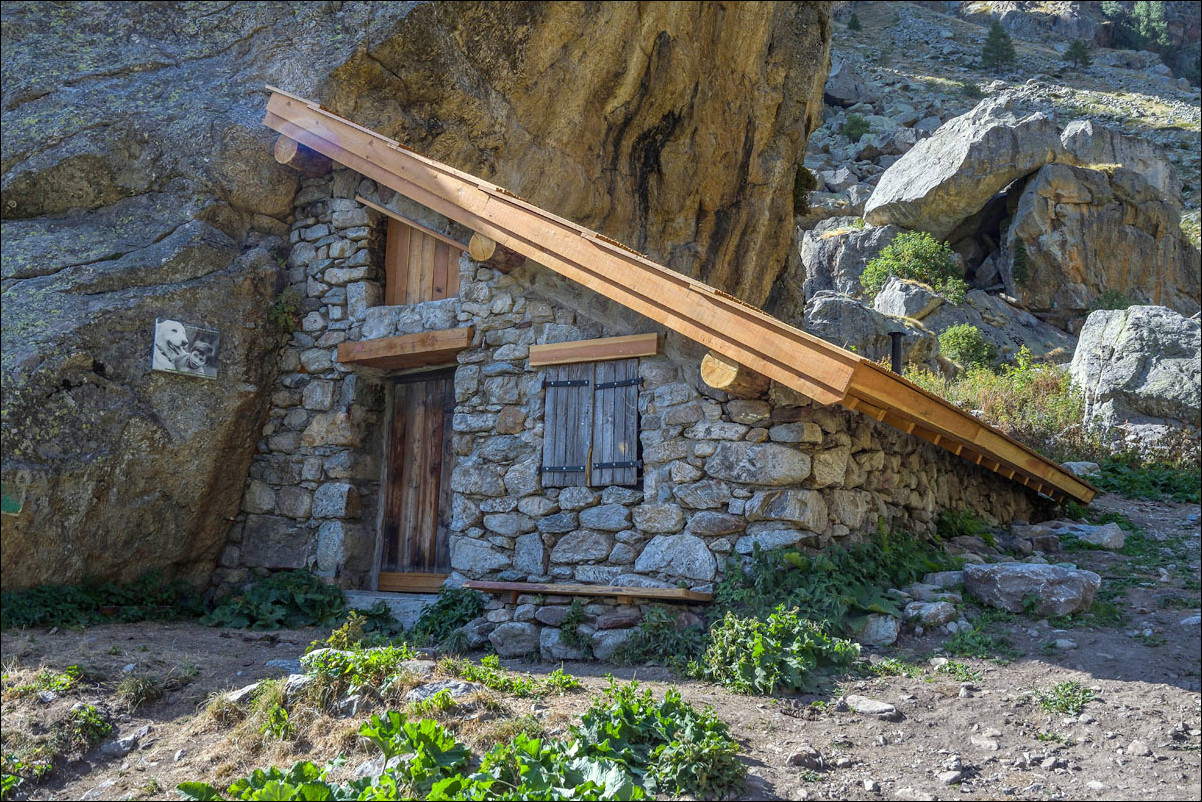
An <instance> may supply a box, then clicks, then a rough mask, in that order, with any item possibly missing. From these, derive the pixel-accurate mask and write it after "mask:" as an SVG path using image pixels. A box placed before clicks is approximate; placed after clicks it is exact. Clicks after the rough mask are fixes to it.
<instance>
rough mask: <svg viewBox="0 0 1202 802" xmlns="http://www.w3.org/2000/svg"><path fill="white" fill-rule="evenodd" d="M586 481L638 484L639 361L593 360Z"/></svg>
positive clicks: (600, 484) (597, 484) (601, 484)
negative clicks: (590, 441)
mask: <svg viewBox="0 0 1202 802" xmlns="http://www.w3.org/2000/svg"><path fill="white" fill-rule="evenodd" d="M595 367H596V373H595V387H594V388H593V461H592V465H591V466H590V469H591V476H590V481H589V484H592V485H596V486H598V487H602V486H605V485H633V484H637V483H638V469H639V461H638V453H639V449H638V444H639V383H640V382H641V380H640V379H639V361H638V360H637V359H619V360H616V361H613V362H598V363H596V366H595Z"/></svg>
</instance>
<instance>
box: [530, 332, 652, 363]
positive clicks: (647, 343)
mask: <svg viewBox="0 0 1202 802" xmlns="http://www.w3.org/2000/svg"><path fill="white" fill-rule="evenodd" d="M657 353H659V335H658V334H656V333H655V332H651V333H650V334H627V335H624V336H621V337H599V338H597V339H595V340H576V341H575V342H568V343H549V344H547V345H532V346H530V367H532V368H541V367H545V366H547V365H570V364H572V363H575V362H603V361H605V360H609V359H629V358H631V357H638V356H655V355H656V354H657Z"/></svg>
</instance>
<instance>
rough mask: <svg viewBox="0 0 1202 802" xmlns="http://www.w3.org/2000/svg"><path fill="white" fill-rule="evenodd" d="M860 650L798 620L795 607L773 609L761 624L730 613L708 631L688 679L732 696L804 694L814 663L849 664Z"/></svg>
mask: <svg viewBox="0 0 1202 802" xmlns="http://www.w3.org/2000/svg"><path fill="white" fill-rule="evenodd" d="M859 653H860V647H859V646H858V645H857V644H854V643H852V642H850V641H846V640H843V639H841V638H837V637H833V636H832V635H830V634H829V633H828V632H827V631H826V627H825V626H823V625H821V624H817V623H815V622H813V621H810V620H808V619H805V618H801V617H800V616H799V614H798V610H797V608H796V607H794V608H792V609H790V610H786V609H784V608H783V607H778V608H777V609H776V611H775V612H774V613H772V614H771V615H769V616H768V619H767V620H766V621H760V620H758V619H754V618H741V617H739V616H737V615H735V614H734V613H729V612H728V613H727V614H726V617H725V618H723V619H722V620H721V621H719V622H718V623H716V624H715V625H714V627H713V628H712V629H711V630H710V644H709V648H707V649H706V650H705V654H704V655H702V657H701V659H700V660H699V661H698V662H697V663H695V664H694V665H693V666H692V667H691V672H692V673H693V675H694V676H696V677H698V678H700V679H706V680H709V681H711V682H717V683H719V684H720V685H724V686H725V687H727V688H730V689H731V690H732V691H735V692H737V693H760V694H773V693H789V692H793V691H804V690H806V689H807V688H808V687H809V686H808V684H807V680H808V676H809V674H810V672H811V671H813V670H814V669H815V668H817V667H818V666H819V665H840V666H845V665H851V663H853V662H854V661H855V659H856V657H857V656H858V655H859Z"/></svg>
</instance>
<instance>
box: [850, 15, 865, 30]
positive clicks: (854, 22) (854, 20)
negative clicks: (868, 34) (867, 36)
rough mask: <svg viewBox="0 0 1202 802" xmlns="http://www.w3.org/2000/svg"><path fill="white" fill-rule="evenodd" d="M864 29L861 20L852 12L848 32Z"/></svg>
mask: <svg viewBox="0 0 1202 802" xmlns="http://www.w3.org/2000/svg"><path fill="white" fill-rule="evenodd" d="M863 29H864V26H863V25H861V24H860V18H859V17H857V16H856V12H854V11H853V12H851V19H849V20H848V21H847V30H849V31H860V30H863Z"/></svg>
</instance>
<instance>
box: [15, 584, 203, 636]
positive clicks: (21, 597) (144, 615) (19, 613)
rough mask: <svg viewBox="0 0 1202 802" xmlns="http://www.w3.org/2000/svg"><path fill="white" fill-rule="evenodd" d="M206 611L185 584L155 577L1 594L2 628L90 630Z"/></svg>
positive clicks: (48, 586) (190, 588) (168, 618)
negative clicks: (106, 623)
mask: <svg viewBox="0 0 1202 802" xmlns="http://www.w3.org/2000/svg"><path fill="white" fill-rule="evenodd" d="M202 612H204V607H203V605H202V604H201V602H200V598H199V596H198V595H197V593H196V591H195V590H194V589H193V588H192V587H190V586H189V585H187V584H185V583H183V582H164V581H163V578H162V575H161V574H159V573H157V572H153V571H152V572H150V573H147V574H144V575H143V576H141V577H139V578H138V579H135V580H134V581H133V582H120V583H119V582H109V581H107V580H102V579H99V578H91V579H85V580H84V581H83V582H82V583H81V584H79V585H42V586H40V587H36V588H29V589H27V590H16V591H10V590H6V591H4V592H3V593H2V594H0V628H3V629H8V628H10V627H64V626H89V625H91V624H96V623H100V622H102V621H110V622H117V621H119V622H122V623H132V622H134V621H147V620H173V619H177V618H189V617H193V616H198V615H200V614H201V613H202Z"/></svg>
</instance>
